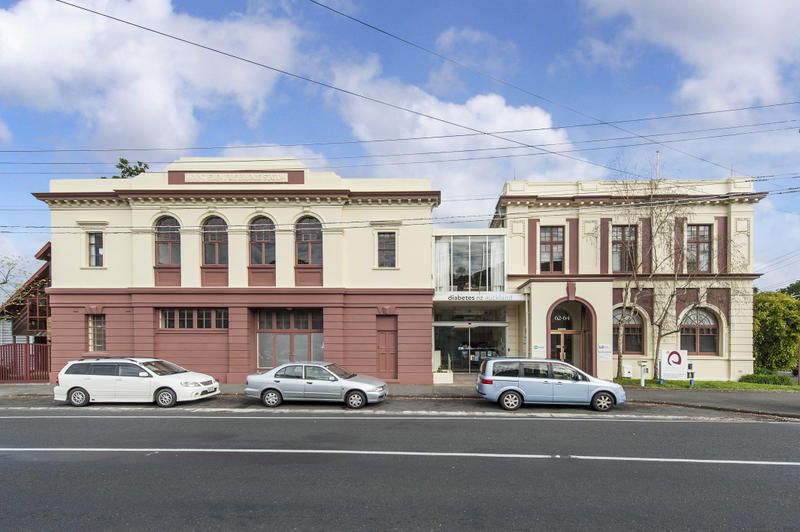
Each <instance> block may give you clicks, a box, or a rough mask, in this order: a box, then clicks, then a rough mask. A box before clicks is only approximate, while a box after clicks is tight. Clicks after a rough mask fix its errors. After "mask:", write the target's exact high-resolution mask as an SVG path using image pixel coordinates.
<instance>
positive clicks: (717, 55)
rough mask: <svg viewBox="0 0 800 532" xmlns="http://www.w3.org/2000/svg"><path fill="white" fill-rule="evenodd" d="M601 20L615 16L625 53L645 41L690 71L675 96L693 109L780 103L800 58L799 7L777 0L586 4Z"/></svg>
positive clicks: (599, 0)
mask: <svg viewBox="0 0 800 532" xmlns="http://www.w3.org/2000/svg"><path fill="white" fill-rule="evenodd" d="M586 3H587V5H588V7H589V10H590V13H591V14H592V15H593V16H594V17H596V18H597V19H600V20H608V19H612V18H622V19H623V21H624V23H623V27H622V29H621V30H620V33H619V35H617V36H616V37H615V38H616V39H619V40H620V42H622V43H625V44H627V45H628V47H629V49H631V48H633V47H634V46H637V45H640V44H641V43H649V44H652V45H655V46H657V47H659V48H663V49H666V50H669V51H671V52H673V53H675V54H676V55H677V56H678V57H679V58H680V59H681V60H682V61H683V62H684V63H685V64H686V65H688V66H689V67H690V68H691V70H692V71H691V74H690V75H689V76H688V77H685V78H684V79H682V80H680V82H679V88H678V92H677V98H678V100H679V101H680V102H682V103H684V104H686V105H688V106H690V107H693V108H698V109H717V108H725V107H734V106H739V105H743V104H751V103H754V102H774V101H781V100H783V99H785V98H787V95H788V94H790V93H791V92H796V91H788V90H787V87H786V83H787V82H788V81H789V80H790V79H791V78H792V77H793V76H794V75H796V73H797V67H798V57H800V55H798V54H800V33H799V32H798V31H797V24H796V21H797V20H798V18H800V3H797V2H786V1H782V0H765V1H761V2H752V1H750V0H728V1H724V2H723V1H712V2H708V1H707V2H695V1H692V0H658V1H649V2H641V1H639V0H587V2H586Z"/></svg>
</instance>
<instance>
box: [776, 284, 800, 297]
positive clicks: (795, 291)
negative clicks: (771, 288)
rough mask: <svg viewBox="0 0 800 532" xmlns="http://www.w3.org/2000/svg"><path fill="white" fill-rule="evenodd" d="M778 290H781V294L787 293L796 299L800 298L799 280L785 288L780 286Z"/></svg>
mask: <svg viewBox="0 0 800 532" xmlns="http://www.w3.org/2000/svg"><path fill="white" fill-rule="evenodd" d="M778 292H781V293H783V294H788V295H790V296H792V297H793V298H795V299H798V298H800V281H795V282H793V283H792V284H790V285H789V286H787V287H786V288H781V289H780V290H778Z"/></svg>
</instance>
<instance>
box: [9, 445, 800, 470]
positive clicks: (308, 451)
mask: <svg viewBox="0 0 800 532" xmlns="http://www.w3.org/2000/svg"><path fill="white" fill-rule="evenodd" d="M0 453H211V454H323V455H355V456H421V457H435V458H501V459H527V460H591V461H617V462H660V463H669V464H676V463H677V464H715V465H767V466H794V467H800V462H788V461H772V460H718V459H702V458H657V457H639V456H588V455H558V454H555V455H554V454H519V453H469V452H433V451H358V450H350V449H203V448H174V449H170V448H164V447H153V448H146V447H145V448H130V447H129V448H114V447H2V448H0Z"/></svg>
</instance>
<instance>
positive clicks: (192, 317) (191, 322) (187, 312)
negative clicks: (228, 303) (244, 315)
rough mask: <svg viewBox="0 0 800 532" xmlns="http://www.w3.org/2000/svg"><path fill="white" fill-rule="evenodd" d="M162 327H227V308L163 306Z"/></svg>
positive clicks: (159, 317)
mask: <svg viewBox="0 0 800 532" xmlns="http://www.w3.org/2000/svg"><path fill="white" fill-rule="evenodd" d="M158 326H159V328H160V329H175V328H177V329H194V328H198V329H227V328H228V309H226V308H197V309H195V308H179V309H174V308H162V309H160V310H159V311H158Z"/></svg>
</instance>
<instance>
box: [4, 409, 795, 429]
mask: <svg viewBox="0 0 800 532" xmlns="http://www.w3.org/2000/svg"><path fill="white" fill-rule="evenodd" d="M294 413H297V411H295V412H294ZM300 413H302V412H300ZM452 414H453V413H450V412H425V413H424V414H423V415H420V414H419V413H411V412H409V413H405V412H403V413H392V414H384V415H379V416H375V415H352V414H350V415H336V414H335V413H331V412H328V415H324V416H320V415H300V416H297V415H288V414H284V415H263V414H261V415H258V414H257V413H254V414H251V415H245V416H242V415H230V416H219V415H176V414H162V415H155V414H153V415H141V414H139V415H103V414H95V415H81V414H64V415H34V416H25V415H18V416H0V419H4V420H36V419H50V420H54V419H58V420H61V419H81V420H85V419H108V420H120V419H126V420H129V419H145V420H170V419H180V420H188V421H192V420H198V421H199V420H208V419H214V420H236V421H241V420H246V421H307V420H334V419H335V420H337V421H398V420H406V421H407V420H413V421H461V420H468V421H594V422H603V423H722V424H742V423H775V424H780V425H794V426H798V425H800V422H795V423H790V422H789V423H787V422H775V421H762V420H759V419H746V418H745V419H740V418H726V417H704V416H696V417H692V416H630V415H628V416H621V417H612V416H606V415H604V416H602V417H600V416H598V417H591V416H585V415H584V416H573V415H569V414H566V415H561V414H545V415H542V414H539V415H525V414H517V415H513V414H512V415H503V414H488V413H487V414H475V413H470V412H458V413H455V415H452Z"/></svg>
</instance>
